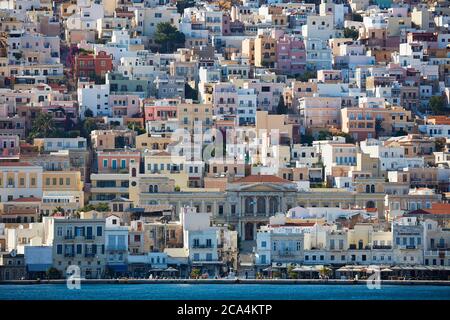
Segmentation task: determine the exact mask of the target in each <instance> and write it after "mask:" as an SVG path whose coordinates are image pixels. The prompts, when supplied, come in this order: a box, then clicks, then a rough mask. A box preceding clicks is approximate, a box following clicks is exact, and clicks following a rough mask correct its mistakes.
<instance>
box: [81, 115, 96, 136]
mask: <svg viewBox="0 0 450 320" xmlns="http://www.w3.org/2000/svg"><path fill="white" fill-rule="evenodd" d="M80 127H81V128H80V129H81V130H80V132H81V136H82V137H85V138H86V139H88V140H89V138H90V136H91V132H92V131H94V130H97V128H98V126H97V123H96V122H95V120H94V119H92V118H87V119H84V120H83V121H81V122H80Z"/></svg>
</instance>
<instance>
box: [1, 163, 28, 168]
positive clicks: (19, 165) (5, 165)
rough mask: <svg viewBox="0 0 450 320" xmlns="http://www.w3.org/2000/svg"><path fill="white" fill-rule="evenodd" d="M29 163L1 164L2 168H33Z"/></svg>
mask: <svg viewBox="0 0 450 320" xmlns="http://www.w3.org/2000/svg"><path fill="white" fill-rule="evenodd" d="M32 166H33V165H32V164H31V163H28V162H0V167H32Z"/></svg>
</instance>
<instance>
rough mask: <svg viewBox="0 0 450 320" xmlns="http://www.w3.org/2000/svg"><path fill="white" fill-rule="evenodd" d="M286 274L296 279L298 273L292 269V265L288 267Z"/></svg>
mask: <svg viewBox="0 0 450 320" xmlns="http://www.w3.org/2000/svg"><path fill="white" fill-rule="evenodd" d="M287 274H288V278H289V279H297V278H298V273H297V272H295V271H294V267H293V266H289V267H288V269H287Z"/></svg>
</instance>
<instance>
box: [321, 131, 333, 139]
mask: <svg viewBox="0 0 450 320" xmlns="http://www.w3.org/2000/svg"><path fill="white" fill-rule="evenodd" d="M331 137H332V135H331V133H330V131H326V130H320V131H319V135H318V136H317V140H329V139H331Z"/></svg>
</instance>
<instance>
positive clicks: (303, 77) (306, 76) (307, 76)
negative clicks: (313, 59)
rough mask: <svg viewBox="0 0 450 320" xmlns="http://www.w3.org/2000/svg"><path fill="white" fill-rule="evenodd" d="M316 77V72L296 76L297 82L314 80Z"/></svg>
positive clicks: (306, 72)
mask: <svg viewBox="0 0 450 320" xmlns="http://www.w3.org/2000/svg"><path fill="white" fill-rule="evenodd" d="M316 77H317V72H315V71H305V72H303V73H301V74H296V75H295V80H297V81H302V82H306V81H308V80H309V79H314V78H316Z"/></svg>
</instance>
